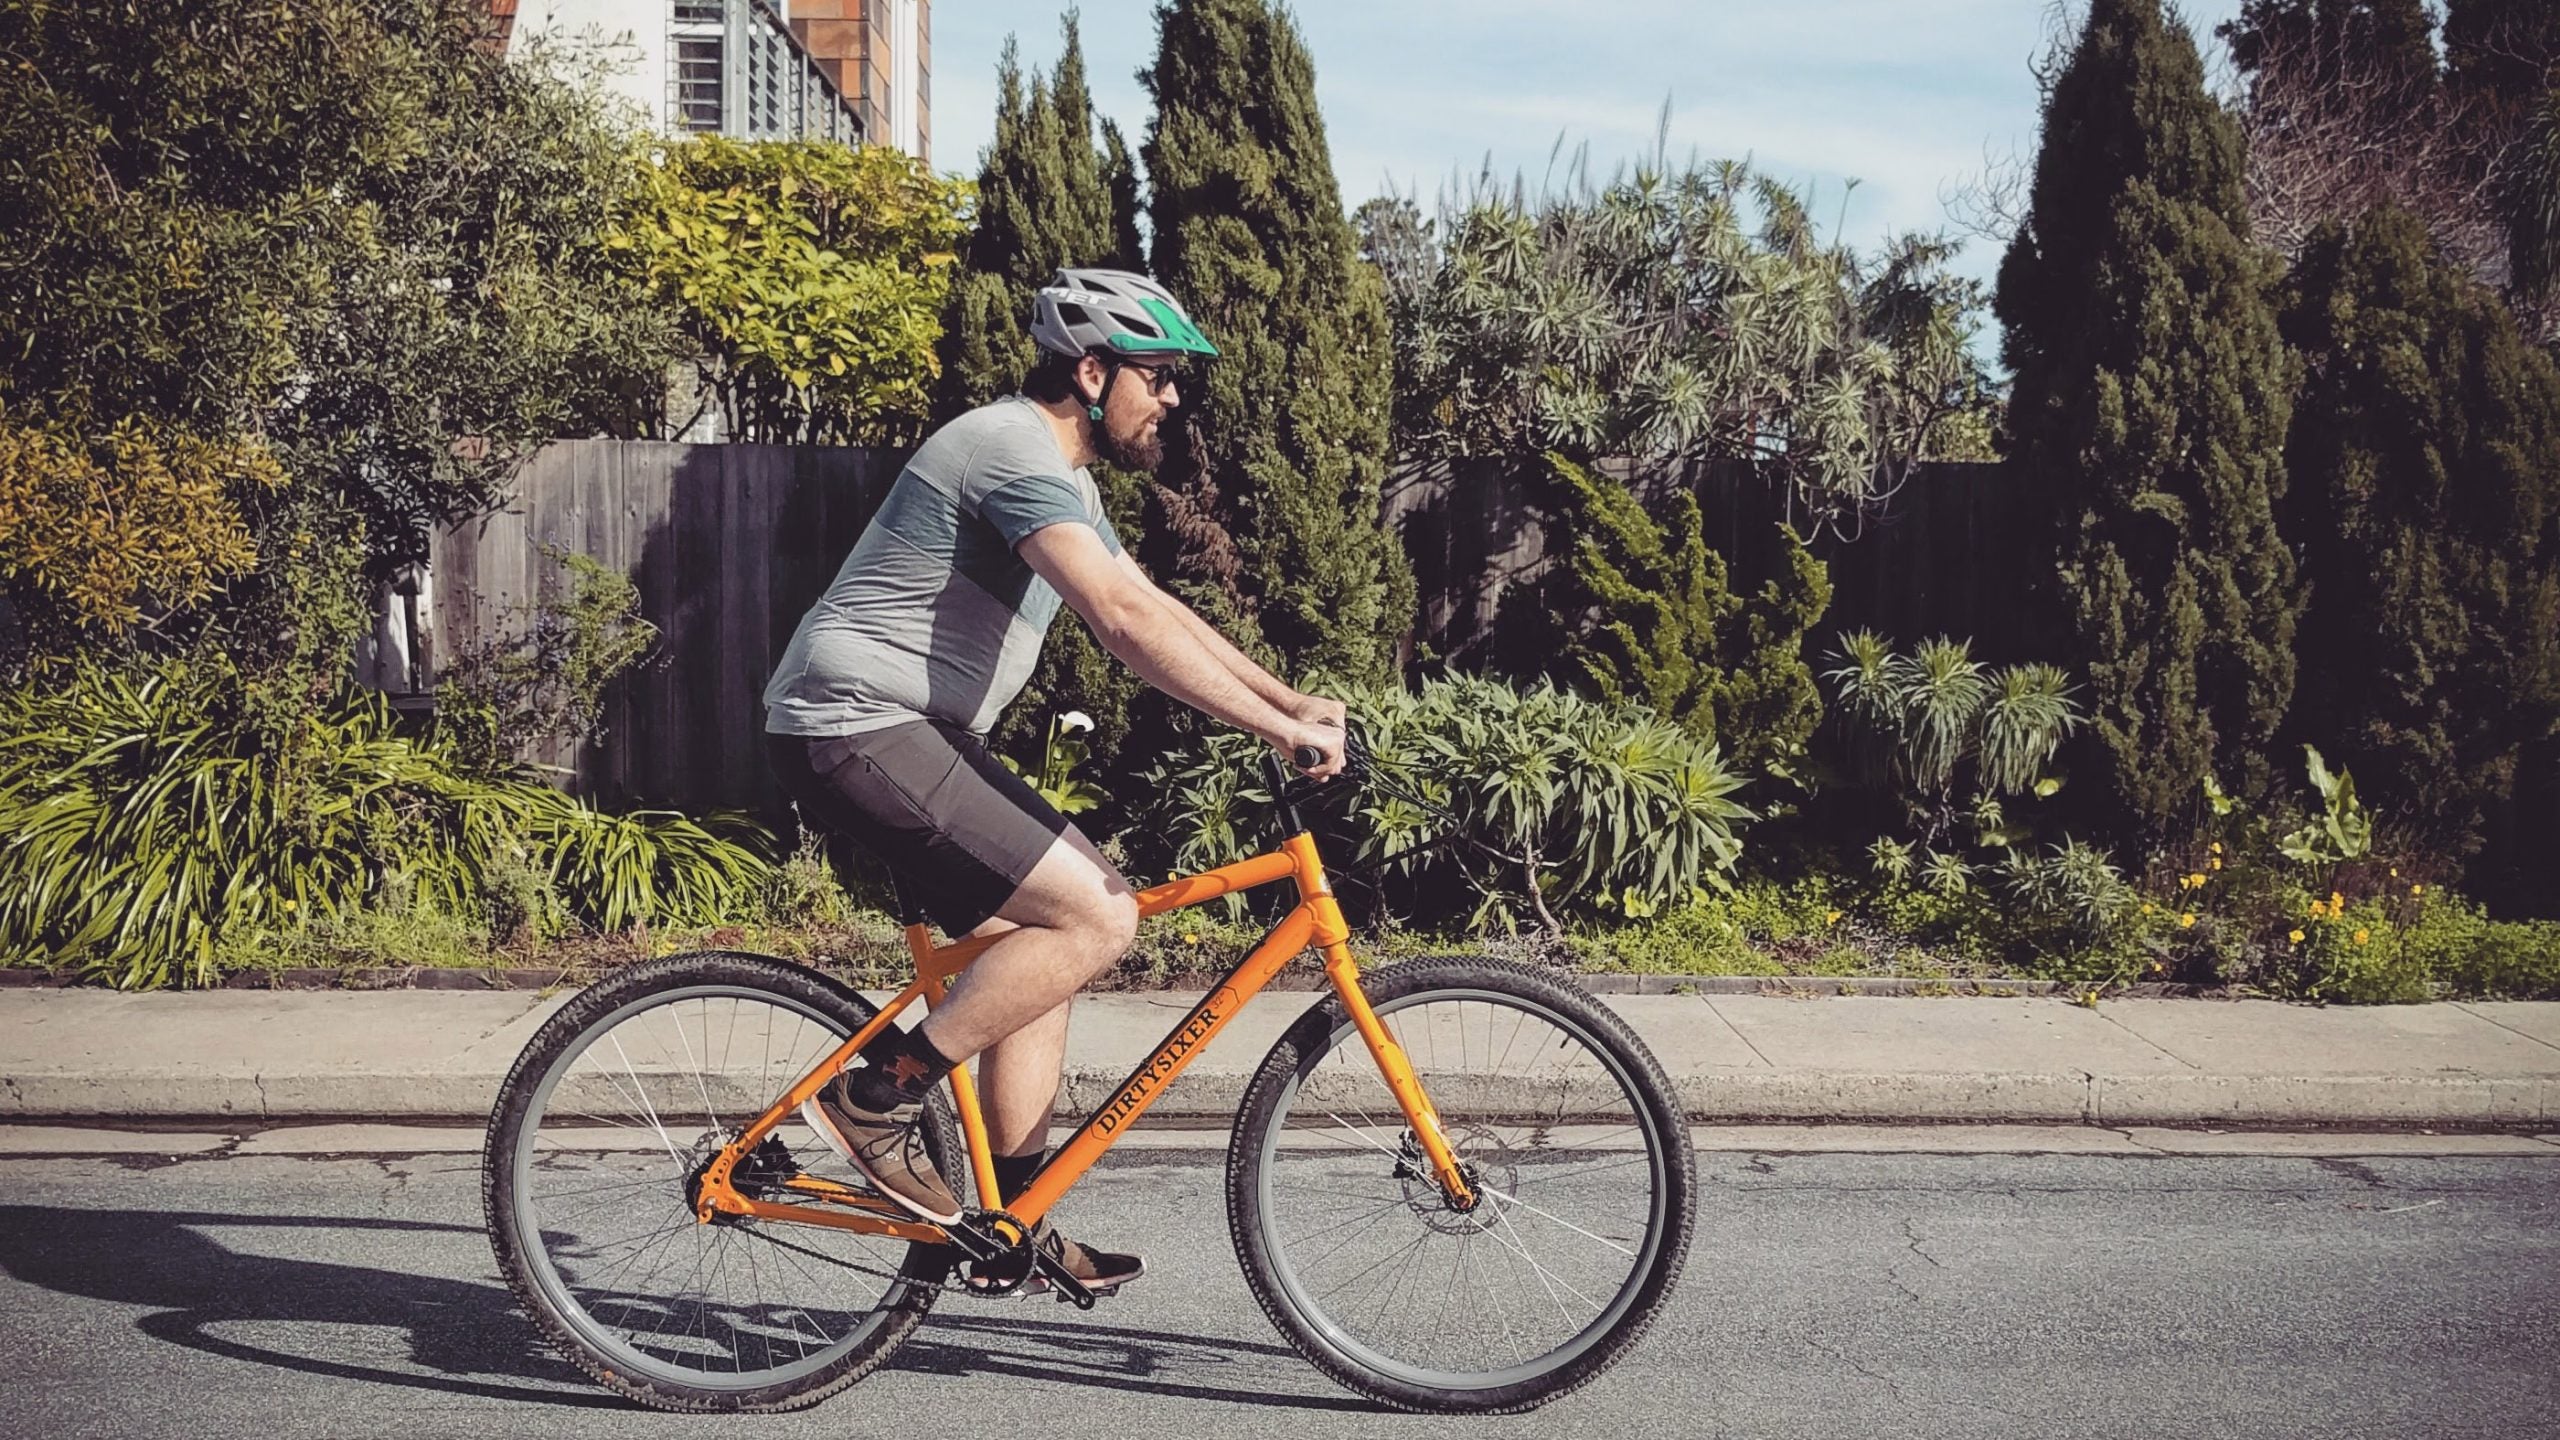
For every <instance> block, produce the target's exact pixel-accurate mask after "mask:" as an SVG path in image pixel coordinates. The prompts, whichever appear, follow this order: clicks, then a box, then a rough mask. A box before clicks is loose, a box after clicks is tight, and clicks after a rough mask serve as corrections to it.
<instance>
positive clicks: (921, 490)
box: [764, 395, 1120, 735]
mask: <svg viewBox="0 0 2560 1440" xmlns="http://www.w3.org/2000/svg"><path fill="white" fill-rule="evenodd" d="M1061 521H1080V522H1082V523H1084V524H1088V525H1091V526H1092V527H1093V528H1094V529H1095V530H1097V531H1099V532H1101V535H1102V543H1103V545H1104V546H1105V547H1106V548H1108V549H1109V550H1110V552H1111V553H1112V554H1114V555H1118V554H1119V553H1120V538H1119V537H1118V536H1117V535H1115V534H1113V533H1112V530H1111V521H1110V520H1109V519H1108V518H1107V517H1106V516H1105V515H1104V514H1103V510H1102V494H1101V492H1100V491H1099V490H1097V489H1096V488H1095V487H1094V483H1093V476H1092V474H1091V473H1089V472H1088V471H1086V470H1085V469H1083V468H1082V467H1080V466H1071V465H1069V464H1068V463H1067V457H1066V455H1065V454H1064V453H1063V452H1062V451H1060V450H1059V448H1058V441H1057V436H1056V434H1055V433H1054V432H1052V431H1051V430H1050V428H1049V422H1048V420H1047V419H1046V418H1045V417H1044V416H1043V415H1042V414H1041V413H1040V410H1039V408H1038V407H1037V406H1035V405H1033V404H1032V403H1031V402H1030V401H1029V400H1026V399H1024V398H1023V397H1021V396H1019V395H1016V396H1012V397H1010V398H1007V399H1003V400H999V401H997V402H995V403H994V404H992V405H983V406H980V407H979V408H977V409H975V410H972V411H970V412H969V413H968V414H966V415H963V416H961V417H960V418H959V419H957V420H954V421H952V422H951V423H950V424H948V425H945V426H943V427H942V428H941V429H940V430H938V431H935V432H934V434H933V438H931V439H929V440H927V441H925V442H924V446H923V448H922V449H919V450H918V451H916V453H915V458H913V459H911V460H909V461H908V462H907V468H906V469H905V470H903V471H901V472H899V475H898V479H897V483H896V484H894V485H892V486H890V487H889V494H888V498H887V499H885V500H883V501H882V502H881V504H880V513H879V514H877V515H875V516H873V517H872V519H871V524H870V525H869V526H868V527H866V528H865V529H864V530H863V532H862V538H861V539H859V540H857V541H855V542H854V547H853V553H852V554H850V555H847V556H846V557H845V560H844V566H843V568H842V569H840V570H838V571H837V572H836V578H835V583H833V584H831V585H829V586H828V587H827V593H826V594H825V595H823V596H821V597H819V600H818V603H817V604H815V605H813V606H811V607H810V608H809V613H808V614H807V615H805V616H803V617H802V618H801V621H800V628H799V629H798V630H796V631H794V632H793V633H792V636H791V644H790V646H789V648H787V649H785V650H784V651H783V652H782V661H781V663H780V664H778V665H776V666H775V667H774V671H773V679H772V681H771V682H770V683H768V684H767V685H766V686H765V689H764V704H765V722H764V723H765V729H767V730H769V731H771V732H772V733H774V734H777V735H853V734H859V733H861V732H863V731H866V730H882V729H886V728H888V727H889V726H892V725H900V724H904V723H906V722H908V721H910V720H917V719H921V718H924V717H927V716H931V717H935V718H939V719H943V720H948V721H951V722H952V723H954V724H957V725H962V726H965V727H967V728H968V729H970V730H971V731H974V732H976V733H977V734H980V735H984V734H986V733H987V730H988V729H989V727H991V726H993V725H994V724H995V722H996V717H997V716H998V715H999V714H1001V713H1002V712H1003V710H1004V707H1005V706H1006V705H1007V704H1009V703H1011V702H1012V700H1013V697H1014V696H1015V695H1017V694H1019V693H1021V690H1022V685H1023V682H1024V681H1026V680H1028V679H1030V678H1031V667H1032V664H1033V663H1034V662H1035V661H1037V660H1038V659H1039V658H1040V641H1041V638H1042V637H1043V636H1045V635H1046V634H1047V633H1048V630H1049V621H1050V619H1051V618H1052V617H1054V616H1055V615H1056V614H1057V613H1058V592H1057V591H1055V590H1053V589H1051V588H1050V587H1049V582H1047V581H1045V580H1043V579H1041V578H1040V576H1039V574H1038V573H1037V572H1035V571H1033V570H1032V568H1031V567H1030V566H1029V565H1027V564H1025V563H1023V560H1022V557H1021V556H1019V555H1017V554H1015V553H1014V548H1013V547H1014V546H1016V545H1018V544H1020V543H1021V542H1022V539H1023V537H1025V536H1027V535H1029V534H1030V533H1031V532H1032V531H1034V530H1038V529H1040V528H1042V527H1044V526H1048V525H1055V524H1057V523H1059V522H1061Z"/></svg>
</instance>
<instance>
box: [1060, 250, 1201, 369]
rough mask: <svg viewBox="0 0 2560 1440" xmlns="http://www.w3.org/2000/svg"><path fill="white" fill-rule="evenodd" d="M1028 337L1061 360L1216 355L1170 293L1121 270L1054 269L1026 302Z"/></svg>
mask: <svg viewBox="0 0 2560 1440" xmlns="http://www.w3.org/2000/svg"><path fill="white" fill-rule="evenodd" d="M1031 337H1032V339H1034V340H1036V341H1038V342H1039V344H1040V348H1042V349H1044V350H1047V351H1050V352H1052V353H1053V354H1058V355H1067V356H1080V355H1089V354H1092V353H1094V352H1095V351H1107V352H1109V353H1111V354H1115V355H1163V354H1176V355H1207V356H1213V357H1214V356H1215V355H1216V354H1217V353H1218V347H1217V346H1215V345H1212V344H1210V343H1209V337H1208V336H1206V335H1203V334H1201V333H1200V327H1198V326H1197V325H1194V324H1192V323H1191V317H1190V316H1189V315H1186V314H1184V313H1183V310H1182V303H1181V302H1180V301H1178V300H1176V299H1174V298H1173V295H1172V293H1171V292H1170V291H1168V290H1166V289H1165V288H1164V287H1163V286H1161V285H1158V284H1157V283H1156V282H1154V281H1153V280H1150V279H1148V278H1147V277H1146V276H1144V275H1136V274H1132V273H1130V272H1129V271H1126V270H1061V271H1059V272H1058V276H1057V278H1056V279H1054V280H1052V281H1050V282H1049V283H1048V284H1047V285H1045V286H1042V287H1041V289H1040V291H1039V293H1038V294H1036V295H1034V296H1033V297H1032V299H1031Z"/></svg>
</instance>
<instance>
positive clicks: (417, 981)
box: [0, 967, 2235, 1000]
mask: <svg viewBox="0 0 2560 1440" xmlns="http://www.w3.org/2000/svg"><path fill="white" fill-rule="evenodd" d="M821 973H824V974H828V975H832V976H834V977H835V978H837V979H839V980H845V979H851V980H853V981H855V982H856V983H862V982H864V980H865V977H862V976H848V975H847V974H846V973H845V972H843V971H840V970H822V972H821ZM1213 981H1214V977H1213V976H1209V975H1202V976H1200V977H1198V978H1196V979H1195V980H1193V981H1192V982H1190V983H1189V984H1172V985H1166V986H1162V987H1159V988H1156V989H1152V990H1118V991H1107V990H1106V991H1095V992H1093V993H1096V994H1119V995H1147V994H1167V995H1180V994H1186V993H1187V994H1190V995H1194V996H1196V995H1198V994H1199V993H1200V992H1201V991H1203V990H1205V989H1207V988H1208V987H1209V985H1210V984H1211V983H1213ZM1573 981H1574V983H1575V984H1577V985H1579V986H1581V987H1582V988H1583V989H1585V990H1587V991H1589V992H1591V993H1592V994H1594V995H1896V996H1912V997H1917V998H1922V999H1949V998H1954V999H1968V998H1970V999H2002V1000H2006V999H2018V998H2021V997H2031V996H2032V997H2041V996H2051V995H2066V996H2071V995H2079V994H2081V993H2083V992H2084V991H2086V990H2088V989H2089V988H2090V987H2089V985H2087V984H2084V983H2079V982H2074V981H2068V980H2000V979H1985V978H1955V977H1950V978H1946V979H1935V978H1929V979H1923V978H1917V977H1911V976H1877V975H1652V974H1645V975H1633V974H1625V973H1620V972H1613V971H1603V972H1597V973H1589V974H1582V973H1577V974H1575V975H1574V976H1573ZM585 983H586V980H585V979H581V978H577V977H573V976H572V975H571V973H570V972H569V971H566V970H562V969H559V968H556V967H553V968H541V967H535V968H530V969H509V970H438V969H390V970H319V969H294V970H276V971H260V972H257V973H244V974H239V975H232V976H228V977H226V978H225V979H224V980H223V981H222V983H221V984H219V985H216V986H213V987H211V988H212V989H214V990H219V991H233V990H465V991H542V990H549V989H552V988H554V987H556V986H562V985H567V986H577V985H583V984H585ZM1323 987H1324V981H1323V977H1322V976H1320V975H1317V974H1314V973H1312V972H1306V973H1284V974H1282V975H1281V976H1279V977H1278V978H1277V979H1275V980H1273V981H1272V983H1271V984H1270V985H1268V986H1266V987H1264V988H1266V989H1268V990H1271V991H1274V992H1287V991H1307V990H1319V989H1322V988H1323ZM86 988H96V987H91V986H88V985H87V984H86V982H84V981H81V980H80V979H78V978H77V977H75V976H69V975H55V974H52V973H49V972H47V971H42V970H27V969H0V990H78V989H86ZM166 993H177V992H166ZM199 993H201V992H199ZM2105 993H2106V994H2107V995H2108V996H2109V997H2111V998H2129V999H2146V1000H2158V999H2173V1000H2184V999H2200V998H2235V997H2233V995H2232V992H2229V991H2225V990H2220V989H2214V988H2210V987H2206V986H2201V985H2180V984H2172V983H2168V982H2165V981H2155V980H2145V981H2139V982H2136V983H2134V984H2130V985H2118V986H2113V987H2110V988H2108V989H2107V990H2106V992H2105Z"/></svg>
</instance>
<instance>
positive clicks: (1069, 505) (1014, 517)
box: [978, 475, 1116, 553]
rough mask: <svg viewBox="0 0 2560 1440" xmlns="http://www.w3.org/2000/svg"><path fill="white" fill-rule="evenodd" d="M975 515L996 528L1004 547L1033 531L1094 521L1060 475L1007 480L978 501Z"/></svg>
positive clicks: (1079, 497) (1072, 489) (1067, 482)
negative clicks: (1067, 522)
mask: <svg viewBox="0 0 2560 1440" xmlns="http://www.w3.org/2000/svg"><path fill="white" fill-rule="evenodd" d="M978 514H979V515H980V516H982V517H983V518H984V519H985V520H986V522H987V523H988V524H990V525H993V526H994V527H996V533H997V534H999V535H1002V536H1003V537H1004V543H1005V544H1007V545H1019V544H1021V543H1022V541H1023V538H1024V537H1025V536H1028V535H1029V534H1030V533H1031V532H1032V531H1034V530H1039V529H1043V528H1045V527H1047V526H1051V525H1056V524H1059V523H1061V522H1064V521H1074V522H1075V523H1077V524H1079V525H1090V524H1092V523H1093V517H1092V516H1091V515H1089V514H1087V513H1086V512H1085V508H1084V497H1083V496H1081V495H1078V494H1077V493H1076V487H1075V486H1074V484H1073V483H1071V482H1070V481H1068V480H1067V479H1066V478H1065V477H1064V476H1059V475H1025V476H1022V477H1021V478H1019V479H1016V480H1008V481H1006V482H1005V483H1004V484H1002V485H999V486H996V487H995V488H994V489H992V490H989V491H988V492H987V493H986V494H985V495H984V496H982V497H980V499H979V501H978ZM1105 523H1106V525H1107V523H1108V522H1105ZM1106 543H1107V542H1106ZM1115 553H1116V551H1115Z"/></svg>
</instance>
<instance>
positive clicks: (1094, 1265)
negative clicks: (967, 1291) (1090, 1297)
mask: <svg viewBox="0 0 2560 1440" xmlns="http://www.w3.org/2000/svg"><path fill="white" fill-rule="evenodd" d="M1031 1243H1032V1244H1034V1245H1037V1246H1039V1247H1040V1252H1041V1253H1042V1254H1044V1255H1047V1256H1048V1257H1049V1258H1050V1259H1052V1260H1055V1261H1057V1262H1058V1263H1060V1264H1061V1265H1064V1266H1065V1267H1066V1270H1067V1273H1068V1274H1070V1275H1073V1276H1074V1277H1076V1279H1078V1280H1080V1281H1082V1282H1083V1283H1084V1288H1086V1289H1087V1290H1090V1291H1092V1292H1094V1293H1095V1294H1097V1295H1108V1294H1110V1293H1111V1292H1113V1291H1114V1290H1117V1289H1119V1288H1120V1287H1121V1286H1123V1285H1126V1284H1128V1283H1129V1282H1130V1281H1132V1280H1135V1279H1137V1278H1138V1277H1139V1276H1141V1275H1144V1274H1146V1273H1147V1263H1146V1262H1145V1261H1143V1260H1141V1259H1139V1258H1138V1257H1137V1256H1135V1255H1114V1254H1112V1253H1111V1252H1110V1251H1108V1250H1088V1249H1086V1248H1085V1247H1084V1246H1082V1245H1079V1244H1077V1243H1076V1242H1074V1241H1073V1240H1070V1239H1068V1238H1067V1237H1066V1236H1064V1235H1061V1234H1059V1233H1058V1232H1057V1231H1056V1230H1054V1229H1052V1228H1051V1227H1050V1225H1049V1222H1048V1221H1047V1220H1045V1219H1044V1220H1042V1221H1041V1222H1040V1223H1039V1224H1037V1225H1034V1226H1032V1227H1031ZM1026 1274H1029V1275H1030V1277H1031V1278H1030V1279H1028V1280H1024V1281H1023V1284H1022V1288H1021V1290H1019V1291H1018V1292H1005V1293H1018V1294H1023V1295H1039V1294H1044V1293H1046V1292H1047V1291H1048V1290H1049V1288H1050V1285H1049V1277H1048V1276H1046V1275H1041V1274H1035V1273H1032V1271H1031V1256H1030V1254H1029V1253H1028V1252H1026V1251H1015V1252H1014V1253H1012V1254H1010V1255H1004V1256H1000V1257H998V1258H996V1259H993V1260H972V1261H970V1262H969V1287H970V1288H971V1289H973V1290H980V1291H984V1292H987V1293H989V1294H995V1293H998V1292H999V1291H1001V1290H1002V1287H1004V1286H1006V1285H1009V1284H1011V1283H1012V1282H1014V1281H1016V1280H1022V1278H1023V1276H1024V1275H1026Z"/></svg>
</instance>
